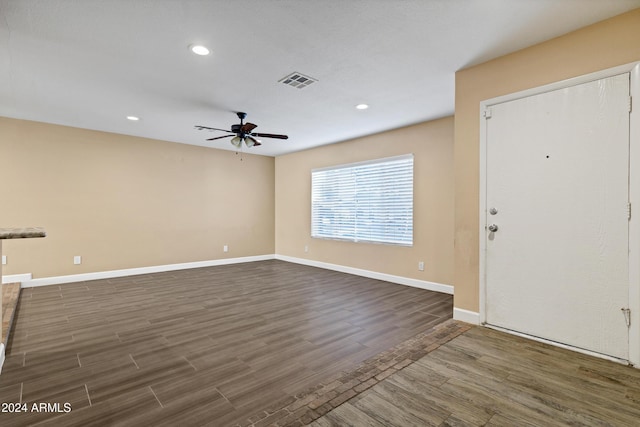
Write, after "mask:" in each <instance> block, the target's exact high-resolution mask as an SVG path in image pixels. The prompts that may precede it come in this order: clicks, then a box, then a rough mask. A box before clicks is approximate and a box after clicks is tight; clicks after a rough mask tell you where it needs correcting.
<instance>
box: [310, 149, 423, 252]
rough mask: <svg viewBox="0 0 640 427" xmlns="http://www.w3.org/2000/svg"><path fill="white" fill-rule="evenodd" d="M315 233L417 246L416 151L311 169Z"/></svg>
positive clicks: (348, 238) (329, 236) (321, 236)
mask: <svg viewBox="0 0 640 427" xmlns="http://www.w3.org/2000/svg"><path fill="white" fill-rule="evenodd" d="M311 237H318V238H325V239H340V240H349V241H353V242H375V243H390V244H396V245H406V246H411V245H413V154H408V155H404V156H397V157H389V158H385V159H378V160H373V161H368V162H361V163H352V164H348V165H341V166H335V167H328V168H322V169H314V170H312V171H311Z"/></svg>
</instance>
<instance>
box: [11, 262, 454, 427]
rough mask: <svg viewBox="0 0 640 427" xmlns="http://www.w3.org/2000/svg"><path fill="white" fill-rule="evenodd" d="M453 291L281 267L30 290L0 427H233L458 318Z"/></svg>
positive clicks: (18, 323)
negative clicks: (66, 408) (48, 407)
mask: <svg viewBox="0 0 640 427" xmlns="http://www.w3.org/2000/svg"><path fill="white" fill-rule="evenodd" d="M451 314H452V297H451V296H450V295H445V294H440V293H435V292H429V291H424V290H420V289H415V288H411V287H405V286H400V285H394V284H390V283H387V282H382V281H377V280H372V279H367V278H362V277H357V276H351V275H347V274H343V273H338V272H332V271H327V270H322V269H317V268H313V267H306V266H301V265H296V264H291V263H286V262H281V261H263V262H255V263H250V264H236V265H229V266H220V267H211V268H202V269H193V270H184V271H177V272H168V273H158V274H150V275H141V276H131V277H125V278H119V279H111V280H100V281H91V282H82V283H74V284H67V285H60V286H46V287H39V288H27V289H23V293H22V296H21V299H20V304H19V306H18V309H17V316H16V319H15V321H14V329H13V332H12V337H11V340H10V342H9V348H8V355H7V359H6V362H5V366H4V369H3V372H2V375H0V402H25V403H28V404H29V405H32V404H33V403H34V402H36V403H40V402H45V403H54V402H59V403H61V404H62V403H65V402H68V403H70V404H71V407H72V411H71V412H70V413H67V414H60V413H37V412H29V413H20V414H7V413H0V425H2V426H10V425H33V424H35V423H42V425H55V426H60V425H65V426H66V425H82V426H87V425H114V424H119V425H120V424H124V425H181V426H185V425H202V424H203V423H208V424H209V425H216V426H225V425H233V424H235V423H237V422H241V421H243V420H245V419H246V418H247V417H249V416H251V415H253V414H254V413H256V412H257V411H260V410H262V409H264V408H266V407H269V406H273V405H277V404H278V402H281V401H286V399H287V398H288V397H289V396H291V395H293V394H295V393H296V392H298V391H299V390H304V389H306V388H308V387H309V386H311V385H314V384H316V383H319V382H321V381H322V380H323V379H326V378H328V377H331V376H332V375H335V374H336V373H338V372H340V371H342V370H346V369H351V368H353V367H354V366H356V365H357V364H358V363H360V362H361V361H363V360H365V359H367V358H369V357H371V356H373V355H375V354H377V353H379V352H381V351H383V350H385V349H387V348H389V347H392V346H393V345H395V344H398V343H400V342H402V341H404V340H406V339H408V338H410V337H412V336H414V335H416V334H417V333H419V332H421V331H424V330H426V329H428V328H429V327H431V326H433V325H435V324H438V323H440V322H443V321H445V320H447V319H449V318H450V317H451Z"/></svg>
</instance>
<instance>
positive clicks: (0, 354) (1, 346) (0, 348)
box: [0, 342, 4, 373]
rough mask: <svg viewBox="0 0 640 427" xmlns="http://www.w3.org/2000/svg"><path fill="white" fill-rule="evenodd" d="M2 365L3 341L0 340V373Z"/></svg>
mask: <svg viewBox="0 0 640 427" xmlns="http://www.w3.org/2000/svg"><path fill="white" fill-rule="evenodd" d="M2 365H4V343H1V342H0V373H2Z"/></svg>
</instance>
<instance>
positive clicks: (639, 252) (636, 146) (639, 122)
mask: <svg viewBox="0 0 640 427" xmlns="http://www.w3.org/2000/svg"><path fill="white" fill-rule="evenodd" d="M622 73H630V80H631V81H630V93H631V97H632V99H633V103H634V104H636V105H635V106H633V108H632V111H631V114H630V116H629V201H630V203H631V206H632V212H631V220H630V221H629V308H630V309H631V326H630V328H629V363H630V364H632V365H634V366H635V367H638V368H640V62H633V63H630V64H625V65H621V66H618V67H613V68H609V69H606V70H602V71H598V72H595V73H590V74H585V75H583V76H578V77H574V78H570V79H567V80H562V81H559V82H555V83H551V84H547V85H543V86H539V87H535V88H532V89H527V90H523V91H519V92H515V93H511V94H508V95H503V96H499V97H496V98H491V99H487V100H484V101H481V102H480V117H479V119H480V147H479V148H480V153H479V154H480V165H479V166H480V189H479V190H480V215H479V216H480V218H479V236H480V239H479V240H480V259H479V261H480V263H479V267H480V271H479V273H480V274H479V279H480V284H479V285H480V286H479V290H480V295H479V305H480V306H479V321H480V323H481V324H482V325H486V320H487V314H486V313H487V309H486V308H487V275H486V262H487V259H486V251H487V246H486V239H487V229H486V224H487V119H486V118H485V111H487V110H488V109H489V108H490V107H491V106H493V105H496V104H501V103H503V102H507V101H514V100H516V99H522V98H527V97H529V96H533V95H539V94H541V93H545V92H551V91H554V90H558V89H563V88H567V87H570V86H576V85H579V84H582V83H587V82H591V81H594V80H600V79H603V78H607V77H612V76H615V75H618V74H622ZM487 326H488V325H487ZM507 332H511V331H507ZM518 335H522V336H527V337H529V338H534V339H537V340H539V341H544V342H548V343H550V344H554V345H559V346H561V347H566V348H570V349H572V350H575V351H579V352H582V353H587V354H591V355H595V356H597V357H601V358H607V359H608V358H609V357H607V356H605V355H602V354H599V353H594V352H590V351H587V350H582V349H578V348H575V347H571V346H568V345H562V344H559V343H556V342H551V341H548V340H544V339H540V338H535V337H531V336H528V335H526V334H521V333H518ZM612 360H616V361H619V360H618V359H612Z"/></svg>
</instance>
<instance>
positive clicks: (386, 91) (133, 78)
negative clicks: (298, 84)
mask: <svg viewBox="0 0 640 427" xmlns="http://www.w3.org/2000/svg"><path fill="white" fill-rule="evenodd" d="M637 7H640V0H607V1H603V0H535V1H534V0H350V1H347V0H314V1H301V0H234V1H230V0H218V1H215V0H210V1H204V0H200V1H196V0H182V1H177V0H175V1H172V0H102V1H98V0H83V1H79V0H0V116H6V117H13V118H21V119H28V120H37V121H43V122H48V123H56V124H62V125H67V126H75V127H80V128H87V129H95V130H102V131H108V132H116V133H122V134H128V135H137V136H143V137H148V138H155V139H161V140H168V141H174V142H181V143H186V144H196V145H204V146H210V147H214V148H222V149H234V147H232V146H231V144H230V143H229V139H223V140H221V141H214V142H212V143H211V142H206V141H205V139H206V138H210V137H213V136H220V135H223V133H209V132H203V131H198V130H195V129H194V125H204V126H211V127H217V128H225V129H227V128H230V126H231V124H234V123H237V122H238V119H237V117H236V116H235V114H234V112H236V111H245V112H247V113H248V117H247V120H248V121H250V122H252V123H256V124H258V125H259V126H258V128H257V129H256V130H255V131H256V132H266V133H286V134H288V135H289V136H290V138H289V140H287V141H281V140H269V139H264V140H263V145H262V146H261V147H255V148H251V149H246V150H247V151H250V152H252V153H256V154H265V155H270V156H275V155H280V154H284V153H287V152H293V151H298V150H303V149H307V148H310V147H314V146H318V145H323V144H330V143H334V142H338V141H343V140H346V139H350V138H354V137H357V136H362V135H367V134H371V133H376V132H380V131H383V130H387V129H393V128H397V127H401V126H405V125H408V124H412V123H417V122H421V121H425V120H430V119H434V118H439V117H443V116H447V115H451V114H452V113H453V109H454V74H455V72H456V70H459V69H462V68H465V67H467V66H470V65H473V64H478V63H481V62H484V61H486V60H489V59H492V58H495V57H497V56H501V55H504V54H506V53H509V52H513V51H515V50H518V49H521V48H524V47H527V46H530V45H532V44H536V43H539V42H541V41H544V40H548V39H550V38H553V37H556V36H559V35H561V34H564V33H567V32H569V31H572V30H575V29H577V28H580V27H583V26H585V25H589V24H591V23H595V22H597V21H600V20H603V19H606V18H609V17H612V16H615V15H618V14H620V13H623V12H626V11H628V10H631V9H634V8H637ZM193 43H197V44H204V45H206V46H207V47H209V49H211V55H209V56H206V57H199V56H196V55H194V54H192V53H191V52H190V51H189V50H188V46H189V45H190V44H193ZM293 71H298V72H301V73H304V74H307V75H309V76H311V77H313V78H315V79H317V80H318V81H317V82H315V83H313V84H312V85H310V86H308V87H306V88H304V89H296V88H293V87H290V86H286V85H284V84H282V83H279V82H278V80H280V79H281V78H282V77H284V76H285V75H287V74H289V73H291V72H293ZM359 103H367V104H369V105H370V108H369V109H367V110H362V111H360V110H356V109H355V105H356V104H359ZM128 115H135V116H140V117H141V120H140V121H139V122H130V121H128V120H126V119H125V117H126V116H128Z"/></svg>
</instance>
